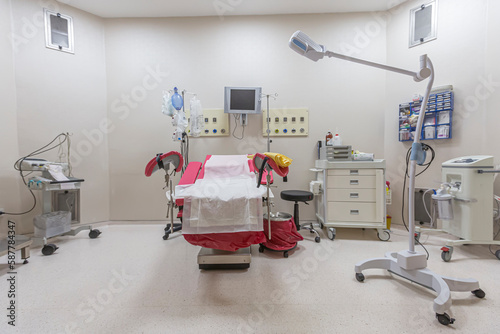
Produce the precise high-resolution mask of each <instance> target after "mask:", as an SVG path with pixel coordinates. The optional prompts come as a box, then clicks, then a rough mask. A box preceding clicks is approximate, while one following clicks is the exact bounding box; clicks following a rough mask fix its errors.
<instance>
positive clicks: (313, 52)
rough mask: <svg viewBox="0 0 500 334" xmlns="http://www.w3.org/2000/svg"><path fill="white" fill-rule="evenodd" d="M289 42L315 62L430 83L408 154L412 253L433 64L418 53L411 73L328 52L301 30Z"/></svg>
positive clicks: (413, 249)
mask: <svg viewBox="0 0 500 334" xmlns="http://www.w3.org/2000/svg"><path fill="white" fill-rule="evenodd" d="M288 45H289V46H290V48H291V49H292V50H294V51H295V52H297V53H298V54H300V55H302V56H305V57H306V58H309V59H311V60H312V61H318V60H320V59H322V58H323V57H324V56H328V57H331V58H339V59H343V60H347V61H351V62H354V63H358V64H362V65H366V66H370V67H376V68H380V69H383V70H386V71H391V72H396V73H400V74H404V75H408V76H411V77H412V78H413V80H415V81H417V82H420V81H422V80H425V79H427V78H429V82H428V84H427V89H426V91H425V95H424V100H423V101H422V105H421V107H420V113H419V116H418V119H417V126H416V129H415V136H414V140H413V145H412V150H411V156H410V174H409V176H410V182H409V187H408V188H409V189H408V190H409V196H408V199H409V204H408V207H409V209H408V211H409V212H408V220H409V221H410V224H409V252H410V253H415V243H414V237H413V236H414V234H415V222H414V219H413V217H414V211H415V206H414V203H413V197H414V191H415V175H416V165H417V164H419V165H422V164H423V163H424V162H425V158H426V155H425V151H424V150H423V149H422V144H421V143H420V134H421V132H422V125H423V121H424V117H423V116H422V114H423V115H425V111H426V110H427V102H428V101H429V95H430V93H431V89H432V85H433V83H434V67H433V66H432V62H431V60H430V59H429V58H428V57H427V55H422V56H420V69H419V70H418V72H412V71H408V70H404V69H401V68H397V67H393V66H388V65H384V64H379V63H375V62H371V61H367V60H362V59H358V58H354V57H350V56H345V55H342V54H339V53H335V52H332V51H328V50H327V49H326V47H325V46H324V45H321V44H318V43H316V42H314V41H313V40H312V39H311V38H310V37H309V36H307V35H306V34H305V33H303V32H302V31H300V30H299V31H296V32H295V33H294V34H293V35H292V37H291V38H290V41H289V42H288Z"/></svg>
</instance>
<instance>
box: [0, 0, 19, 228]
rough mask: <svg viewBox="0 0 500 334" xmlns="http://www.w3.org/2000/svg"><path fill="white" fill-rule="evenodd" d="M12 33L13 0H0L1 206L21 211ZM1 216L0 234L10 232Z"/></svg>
mask: <svg viewBox="0 0 500 334" xmlns="http://www.w3.org/2000/svg"><path fill="white" fill-rule="evenodd" d="M10 33H11V11H10V1H8V0H0V36H2V38H0V73H1V75H0V101H1V103H2V107H1V108H0V125H2V130H1V131H0V156H1V157H2V158H1V159H0V208H3V209H5V210H7V212H9V211H10V212H18V210H19V209H20V206H19V199H20V197H19V186H20V184H19V181H20V180H19V178H18V175H17V173H16V171H15V170H14V169H13V168H12V165H13V164H14V161H16V160H17V157H18V154H19V149H18V145H17V117H16V87H15V78H14V59H13V55H12V46H11V43H10V41H9V39H8V38H4V37H6V36H10ZM8 218H11V219H12V220H14V221H16V222H17V221H18V219H17V218H16V219H14V218H13V217H7V216H2V217H0V236H2V235H5V234H6V232H7V219H8Z"/></svg>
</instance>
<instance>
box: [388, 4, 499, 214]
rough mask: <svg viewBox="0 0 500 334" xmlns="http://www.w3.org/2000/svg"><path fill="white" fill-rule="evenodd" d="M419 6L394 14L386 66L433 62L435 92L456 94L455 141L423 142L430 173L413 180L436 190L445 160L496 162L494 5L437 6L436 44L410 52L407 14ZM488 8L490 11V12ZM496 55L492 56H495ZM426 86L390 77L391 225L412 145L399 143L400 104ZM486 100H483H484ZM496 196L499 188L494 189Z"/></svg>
mask: <svg viewBox="0 0 500 334" xmlns="http://www.w3.org/2000/svg"><path fill="white" fill-rule="evenodd" d="M420 4H421V2H418V1H409V2H407V3H404V4H402V5H401V6H399V7H398V8H396V9H395V11H396V13H397V14H396V15H393V16H392V17H391V20H390V22H389V24H388V27H387V61H388V63H389V64H392V65H396V66H400V67H403V68H408V69H412V68H414V69H417V68H418V64H419V63H418V59H419V56H420V55H421V54H428V56H429V57H430V58H431V59H432V61H433V64H434V67H435V73H436V78H435V82H434V86H442V85H447V84H451V85H453V86H454V91H455V111H454V115H453V138H452V139H450V140H434V141H425V142H426V143H427V144H429V145H431V146H432V147H433V148H434V149H435V151H436V159H435V161H434V163H433V165H432V167H431V168H430V169H429V170H428V171H427V172H426V173H425V174H423V175H422V176H420V177H418V178H417V181H416V185H417V187H434V188H435V187H438V186H439V181H440V179H441V164H442V163H443V162H444V161H447V160H449V159H452V158H455V157H459V156H465V155H475V154H488V155H493V156H495V158H496V160H495V162H496V164H498V163H499V162H500V160H499V159H500V156H499V153H500V152H499V149H498V144H497V143H496V140H495V139H497V140H498V138H499V137H498V134H497V133H498V130H497V128H498V124H499V115H498V113H497V112H496V109H497V108H496V106H497V105H498V104H495V102H498V101H499V98H500V93H499V91H498V87H499V84H498V83H499V82H500V75H499V67H498V52H499V49H498V39H497V33H498V31H499V30H498V28H499V27H498V23H496V22H495V20H496V17H497V16H498V13H499V11H498V9H499V8H498V4H497V3H495V1H488V0H478V1H466V0H453V1H452V0H440V1H439V8H438V32H437V34H438V35H437V39H436V40H434V41H431V42H428V43H425V44H423V45H420V46H417V47H414V48H408V30H409V28H408V27H409V10H410V9H411V8H414V7H417V6H419V5H420ZM488 6H490V8H488ZM493 52H494V53H493ZM490 76H492V78H493V80H494V82H496V83H497V84H496V85H495V87H494V92H492V93H490V92H489V91H488V90H487V89H485V86H484V85H483V84H482V82H483V81H484V80H486V81H488V80H489V79H488V78H489V77H490ZM426 84H427V83H426V82H424V83H420V84H416V83H414V82H413V81H412V80H411V79H409V78H407V77H404V76H400V75H396V74H394V75H388V79H387V100H386V113H385V128H386V131H385V157H386V159H387V162H388V164H387V165H388V179H389V180H390V181H391V185H392V186H393V204H392V205H391V206H389V207H388V212H389V214H391V215H392V217H393V220H394V221H395V222H401V190H402V189H401V188H402V182H403V175H404V157H405V154H406V151H407V150H408V148H409V147H410V143H400V142H398V117H397V115H398V109H397V107H398V104H399V103H402V102H407V101H411V97H412V94H413V93H420V94H423V92H424V90H425V85H426ZM486 95H487V96H486ZM496 189H497V191H498V190H499V188H498V182H497V186H496Z"/></svg>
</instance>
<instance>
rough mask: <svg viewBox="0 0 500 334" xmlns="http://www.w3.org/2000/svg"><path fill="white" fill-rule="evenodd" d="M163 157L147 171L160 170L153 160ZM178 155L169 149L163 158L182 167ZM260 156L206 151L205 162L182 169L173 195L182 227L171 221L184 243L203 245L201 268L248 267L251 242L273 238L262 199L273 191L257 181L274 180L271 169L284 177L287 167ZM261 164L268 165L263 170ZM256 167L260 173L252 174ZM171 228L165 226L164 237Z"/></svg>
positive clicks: (200, 254)
mask: <svg viewBox="0 0 500 334" xmlns="http://www.w3.org/2000/svg"><path fill="white" fill-rule="evenodd" d="M163 156H164V155H158V156H157V157H156V158H155V159H153V160H151V161H150V163H149V164H148V167H147V168H146V175H147V174H148V173H149V175H151V174H152V173H153V172H154V171H155V170H158V169H160V168H162V167H161V165H160V167H158V166H159V165H158V161H157V160H160V161H163V162H164V163H165V162H166V161H168V160H162V158H161V157H163ZM176 156H178V154H177V152H175V153H172V152H170V153H169V154H168V155H167V156H165V157H164V158H163V159H165V158H168V159H176V160H175V161H170V163H172V164H173V165H174V166H178V165H177V163H180V164H181V165H182V160H179V159H178V158H176ZM264 159H265V156H263V155H262V154H256V155H254V156H253V158H252V159H249V158H248V157H247V156H246V155H208V156H207V157H206V159H205V161H204V163H200V162H190V163H189V164H188V166H187V167H186V169H185V170H184V173H183V175H182V177H181V179H180V181H179V184H178V185H177V186H176V187H175V194H174V196H173V198H174V200H175V206H176V207H178V208H179V212H178V214H177V217H178V218H180V220H181V224H182V225H181V224H174V231H177V230H180V229H182V235H183V236H184V238H185V240H186V241H188V242H189V243H191V244H193V245H196V246H201V247H202V248H201V250H200V252H199V254H198V265H199V268H200V269H244V268H249V267H250V262H251V256H250V246H251V245H253V244H264V243H265V242H266V241H268V238H269V237H270V236H271V233H272V232H271V231H270V230H269V229H267V230H266V233H267V235H266V234H264V226H263V211H264V209H263V199H264V200H265V201H266V203H269V199H270V198H271V197H272V196H273V195H272V192H271V191H270V189H269V187H258V185H259V182H257V179H259V180H261V181H260V183H262V184H266V183H268V181H270V180H272V173H271V172H272V170H275V171H276V172H277V174H278V175H280V176H286V175H287V173H288V167H279V166H278V165H277V164H276V163H275V162H274V161H272V160H269V161H268V162H267V163H263V160H264ZM179 161H180V162H179ZM264 165H265V167H266V168H261V167H263V166H264ZM155 168H156V169H155ZM259 169H260V172H261V173H260V175H256V171H258V170H259ZM149 171H151V172H149ZM167 175H168V173H167ZM167 197H168V196H167ZM170 230H171V229H170V225H167V228H166V229H165V233H166V235H168V233H169V232H170ZM266 236H267V237H268V238H266Z"/></svg>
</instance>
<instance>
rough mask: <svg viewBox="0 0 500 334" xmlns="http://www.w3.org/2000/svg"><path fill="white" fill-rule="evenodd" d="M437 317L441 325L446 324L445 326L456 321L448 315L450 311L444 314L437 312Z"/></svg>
mask: <svg viewBox="0 0 500 334" xmlns="http://www.w3.org/2000/svg"><path fill="white" fill-rule="evenodd" d="M436 318H437V320H438V321H439V323H440V324H441V325H445V326H448V325H449V324H452V323H454V322H455V319H453V318H451V317H450V316H449V315H448V313H443V314H439V313H436Z"/></svg>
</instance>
